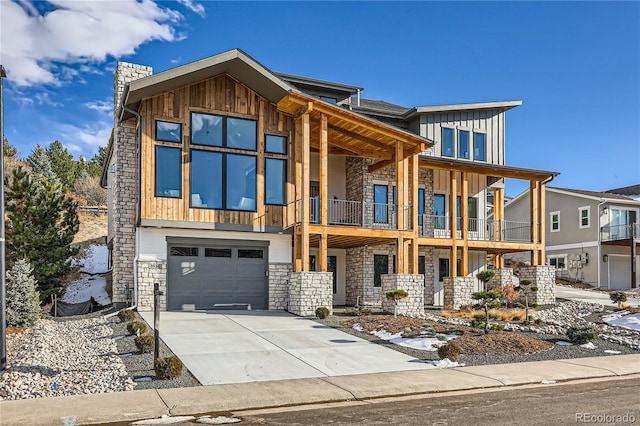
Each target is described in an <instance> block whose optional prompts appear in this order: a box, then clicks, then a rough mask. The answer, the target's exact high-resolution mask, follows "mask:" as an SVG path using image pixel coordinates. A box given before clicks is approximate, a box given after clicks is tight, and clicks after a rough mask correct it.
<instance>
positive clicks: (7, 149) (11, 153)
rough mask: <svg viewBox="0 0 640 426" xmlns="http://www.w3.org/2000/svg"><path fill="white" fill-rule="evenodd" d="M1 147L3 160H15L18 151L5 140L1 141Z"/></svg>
mask: <svg viewBox="0 0 640 426" xmlns="http://www.w3.org/2000/svg"><path fill="white" fill-rule="evenodd" d="M2 145H3V148H2V149H3V153H4V157H5V158H11V159H12V160H14V159H16V157H17V156H18V149H17V148H16V147H15V146H13V145H11V144H10V143H9V140H8V139H7V138H4V140H3V141H2Z"/></svg>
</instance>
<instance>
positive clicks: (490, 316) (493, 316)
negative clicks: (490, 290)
mask: <svg viewBox="0 0 640 426" xmlns="http://www.w3.org/2000/svg"><path fill="white" fill-rule="evenodd" d="M489 319H492V320H498V319H502V316H501V315H500V314H496V313H494V312H489Z"/></svg>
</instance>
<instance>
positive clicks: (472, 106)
mask: <svg viewBox="0 0 640 426" xmlns="http://www.w3.org/2000/svg"><path fill="white" fill-rule="evenodd" d="M520 105H522V100H515V101H497V102H475V103H468V104H448V105H426V106H417V107H414V108H411V109H410V110H409V111H407V112H406V113H405V114H404V116H405V118H410V117H413V116H414V115H417V114H424V113H430V112H448V111H467V110H480V109H499V110H502V111H508V110H510V109H512V108H515V107H518V106H520Z"/></svg>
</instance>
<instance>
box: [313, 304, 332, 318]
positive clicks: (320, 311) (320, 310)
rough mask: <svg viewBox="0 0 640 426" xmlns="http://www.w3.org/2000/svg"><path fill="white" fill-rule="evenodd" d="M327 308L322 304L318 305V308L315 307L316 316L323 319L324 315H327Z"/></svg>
mask: <svg viewBox="0 0 640 426" xmlns="http://www.w3.org/2000/svg"><path fill="white" fill-rule="evenodd" d="M329 313H330V311H329V308H326V307H324V306H320V307H319V308H318V309H316V316H317V317H318V318H319V319H325V318H326V317H328V316H329Z"/></svg>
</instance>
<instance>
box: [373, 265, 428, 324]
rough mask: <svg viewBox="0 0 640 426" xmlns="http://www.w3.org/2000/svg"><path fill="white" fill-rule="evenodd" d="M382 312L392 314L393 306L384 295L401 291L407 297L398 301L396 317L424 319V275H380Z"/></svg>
mask: <svg viewBox="0 0 640 426" xmlns="http://www.w3.org/2000/svg"><path fill="white" fill-rule="evenodd" d="M381 281H382V295H381V302H382V310H384V311H387V312H393V311H394V306H395V304H394V303H393V302H391V301H388V300H387V298H386V296H385V293H386V292H387V291H390V290H395V289H402V290H405V291H406V292H407V293H409V296H407V297H406V298H404V299H402V300H400V301H398V315H404V316H406V317H412V318H424V317H425V315H424V275H421V274H415V275H414V274H386V275H382V279H381Z"/></svg>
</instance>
